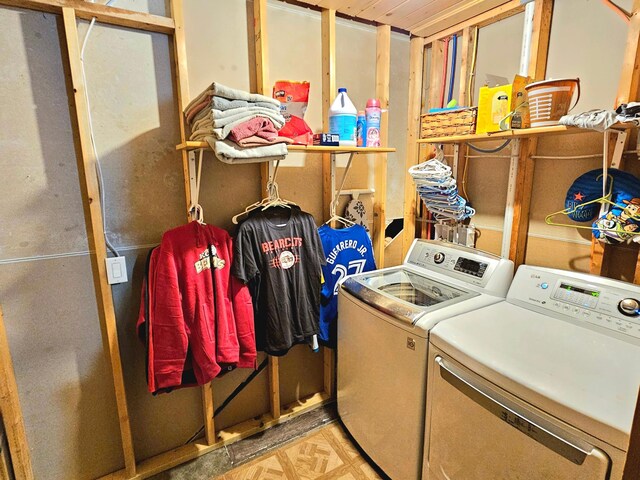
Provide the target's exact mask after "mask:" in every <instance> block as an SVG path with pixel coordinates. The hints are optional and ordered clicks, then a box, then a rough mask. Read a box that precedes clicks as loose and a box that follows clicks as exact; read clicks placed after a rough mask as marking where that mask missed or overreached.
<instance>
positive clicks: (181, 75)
mask: <svg viewBox="0 0 640 480" xmlns="http://www.w3.org/2000/svg"><path fill="white" fill-rule="evenodd" d="M170 3H171V18H172V19H173V22H174V24H175V31H174V34H173V52H172V53H173V61H174V63H175V75H176V77H175V78H176V91H177V93H178V118H179V125H180V140H181V142H182V143H184V142H186V141H187V130H186V122H185V118H184V109H185V107H186V106H187V105H188V103H189V101H190V100H191V95H190V93H189V69H188V66H187V48H186V39H185V31H184V4H183V0H172V1H171V2H170ZM181 156H182V173H183V181H184V193H185V201H186V207H187V220H191V219H192V217H191V213H190V212H189V208H190V207H191V182H190V172H189V152H188V151H187V150H182V151H181ZM201 395H202V414H203V422H204V434H205V439H206V441H207V443H208V444H212V443H214V442H215V438H216V433H215V425H214V422H213V390H212V387H211V383H208V384H206V385H203V386H202V389H201Z"/></svg>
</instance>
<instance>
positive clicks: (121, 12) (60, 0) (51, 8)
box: [0, 0, 174, 34]
mask: <svg viewBox="0 0 640 480" xmlns="http://www.w3.org/2000/svg"><path fill="white" fill-rule="evenodd" d="M0 5H6V6H8V7H17V8H26V9H28V10H36V11H39V12H49V13H56V14H61V13H62V9H63V8H73V9H74V10H75V12H76V17H77V18H82V19H83V20H91V19H92V18H93V17H95V18H96V20H97V21H98V22H101V23H107V24H109V25H116V26H119V27H126V28H135V29H137V30H145V31H149V32H158V33H167V34H172V33H173V29H174V23H173V20H171V19H170V18H167V17H161V16H159V15H151V14H150V13H142V12H134V11H132V10H125V9H122V8H117V7H107V6H105V5H101V4H99V3H92V2H88V1H86V0H0Z"/></svg>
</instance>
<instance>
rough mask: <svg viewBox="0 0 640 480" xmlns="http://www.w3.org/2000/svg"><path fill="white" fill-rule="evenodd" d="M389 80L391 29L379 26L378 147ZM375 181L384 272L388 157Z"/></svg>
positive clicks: (378, 164) (383, 139) (376, 231)
mask: <svg viewBox="0 0 640 480" xmlns="http://www.w3.org/2000/svg"><path fill="white" fill-rule="evenodd" d="M390 79H391V27H390V26H389V25H380V26H378V27H377V28H376V97H377V98H378V100H379V101H380V108H382V110H383V113H382V115H381V118H380V145H382V146H387V145H388V143H389V114H388V113H387V112H385V110H387V111H388V110H389V82H390ZM374 179H375V180H374V181H375V187H374V188H375V190H376V193H375V194H374V197H373V252H374V256H375V259H376V265H377V267H378V268H384V249H385V242H384V241H385V229H386V226H387V225H386V214H385V208H384V206H385V202H386V201H387V154H386V153H379V154H377V155H376V156H375V160H374Z"/></svg>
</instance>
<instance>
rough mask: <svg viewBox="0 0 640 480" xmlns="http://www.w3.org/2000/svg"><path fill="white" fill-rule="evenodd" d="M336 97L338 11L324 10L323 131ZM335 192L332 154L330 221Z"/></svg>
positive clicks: (327, 194)
mask: <svg viewBox="0 0 640 480" xmlns="http://www.w3.org/2000/svg"><path fill="white" fill-rule="evenodd" d="M335 95H336V11H335V10H322V131H323V132H328V131H329V108H330V107H331V102H332V101H333V97H334V96H335ZM333 196H334V192H333V191H332V189H331V154H330V153H329V152H327V153H324V154H323V155H322V209H323V215H324V219H325V221H326V220H329V217H330V213H329V208H330V206H331V202H332V201H333Z"/></svg>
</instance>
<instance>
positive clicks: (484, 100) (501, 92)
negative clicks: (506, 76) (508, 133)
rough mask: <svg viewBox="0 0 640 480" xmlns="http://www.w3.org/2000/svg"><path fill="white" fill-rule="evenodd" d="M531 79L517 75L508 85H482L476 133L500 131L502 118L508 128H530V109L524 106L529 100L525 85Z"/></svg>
mask: <svg viewBox="0 0 640 480" xmlns="http://www.w3.org/2000/svg"><path fill="white" fill-rule="evenodd" d="M531 81H532V79H531V78H529V77H522V76H520V75H516V76H515V78H514V80H513V83H510V84H508V85H498V86H496V87H488V86H484V87H481V88H480V95H479V98H478V119H477V121H476V133H487V132H499V131H500V130H501V128H500V122H501V121H502V120H504V123H505V125H506V127H507V129H509V128H528V126H529V110H528V108H527V107H526V105H525V106H523V103H524V102H526V100H527V94H526V91H525V89H524V87H525V86H526V85H527V84H529V83H531ZM514 117H515V118H514ZM505 119H506V120H505Z"/></svg>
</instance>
